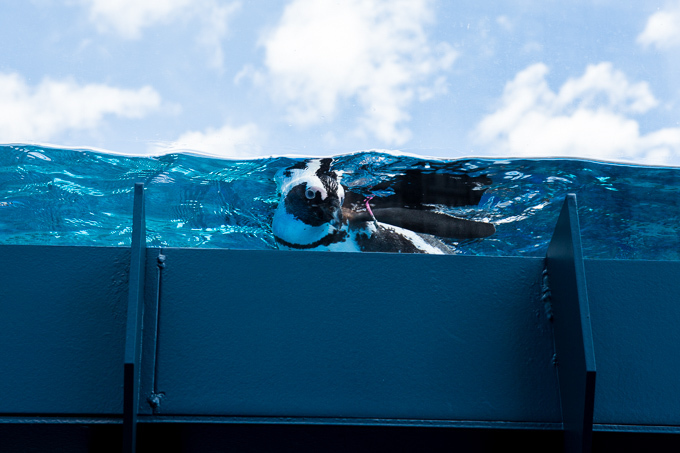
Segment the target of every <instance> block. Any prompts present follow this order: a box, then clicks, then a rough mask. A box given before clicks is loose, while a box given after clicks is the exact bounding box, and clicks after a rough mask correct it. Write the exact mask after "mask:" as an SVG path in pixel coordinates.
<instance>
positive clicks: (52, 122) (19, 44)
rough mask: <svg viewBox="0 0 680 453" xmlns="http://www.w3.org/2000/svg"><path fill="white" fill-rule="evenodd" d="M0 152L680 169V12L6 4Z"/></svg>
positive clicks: (416, 2)
mask: <svg viewBox="0 0 680 453" xmlns="http://www.w3.org/2000/svg"><path fill="white" fill-rule="evenodd" d="M0 57H1V58H0V105H1V106H2V109H0V143H51V144H55V145H59V146H67V147H73V146H83V147H92V148H103V149H107V150H111V151H116V152H122V153H132V154H151V153H153V154H157V153H162V152H174V151H178V150H195V151H201V152H204V153H208V154H213V155H218V156H222V157H235V158H247V157H254V156H265V155H272V154H300V155H313V156H321V155H332V154H341V153H346V152H352V151H358V150H366V149H391V150H402V151H405V152H409V153H416V154H423V155H428V156H436V157H446V158H457V157H464V156H496V157H498V156H500V157H527V156H531V157H555V156H568V157H583V158H593V159H603V160H617V161H628V162H637V163H643V164H661V165H675V166H680V0H674V1H665V0H664V1H644V2H643V1H626V0H618V1H610V0H592V1H580V0H563V1H559V2H558V1H548V0H515V1H496V2H473V1H465V2H461V1H455V2H454V1H442V0H440V1H426V0H385V1H382V0H371V1H369V0H363V1H359V0H343V1H331V0H288V1H265V0H253V1H227V0H225V1H221V0H165V1H161V0H117V1H114V0H64V1H56V0H32V1H24V0H5V1H3V2H2V3H0Z"/></svg>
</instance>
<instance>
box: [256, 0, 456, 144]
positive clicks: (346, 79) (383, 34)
mask: <svg viewBox="0 0 680 453" xmlns="http://www.w3.org/2000/svg"><path fill="white" fill-rule="evenodd" d="M433 20H434V17H433V13H432V10H431V7H430V2H429V1H427V0H420V1H412V0H372V1H368V0H345V1H341V2H337V1H330V0H295V1H293V2H292V3H291V4H289V5H288V6H287V7H286V9H285V11H284V13H283V16H282V18H281V20H280V22H279V23H278V25H277V26H276V27H275V28H274V29H273V30H271V31H270V32H269V33H268V34H267V35H266V36H265V37H264V39H263V45H264V47H265V50H266V57H265V64H266V67H267V71H268V73H267V74H266V75H261V74H256V75H255V76H254V78H255V80H258V79H259V80H264V82H263V83H264V84H267V85H268V86H269V87H270V89H271V90H272V92H273V94H274V96H275V98H277V99H278V100H279V101H281V102H283V103H284V104H285V105H286V106H287V113H288V114H287V116H288V118H287V119H288V120H289V121H291V122H293V123H295V124H297V125H302V126H306V125H312V124H318V123H322V122H329V121H332V120H333V119H334V118H335V116H336V115H337V114H338V111H339V110H340V109H341V108H342V107H348V108H349V107H350V106H352V107H355V106H357V107H358V110H359V112H360V113H359V117H358V118H357V121H358V124H359V126H358V128H357V130H356V131H355V132H357V133H358V134H360V135H365V134H366V133H370V134H372V135H374V136H375V137H377V138H378V139H379V140H381V141H383V142H385V143H388V144H396V145H399V144H403V143H404V142H406V141H407V140H408V139H409V138H410V136H411V132H410V131H409V129H408V128H406V127H405V125H404V124H405V123H406V122H408V121H409V120H410V115H409V113H408V107H409V106H410V105H411V104H412V103H413V102H414V101H416V100H417V101H422V100H425V99H428V98H431V97H432V96H435V95H437V94H440V93H441V92H443V91H445V89H446V83H445V82H446V81H445V79H444V77H443V76H442V75H441V74H442V73H443V72H445V71H446V70H448V69H449V68H450V67H451V65H452V64H453V62H454V60H455V59H456V57H457V55H458V54H457V52H456V51H455V50H453V49H452V48H451V46H449V45H448V44H446V43H443V42H442V43H433V42H431V41H430V40H429V38H428V36H427V34H426V32H425V27H426V25H428V24H429V23H431V22H432V21H433ZM355 108H356V107H355Z"/></svg>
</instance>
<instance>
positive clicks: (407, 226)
mask: <svg viewBox="0 0 680 453" xmlns="http://www.w3.org/2000/svg"><path fill="white" fill-rule="evenodd" d="M332 161H333V160H332V159H331V158H324V159H310V160H307V161H301V162H298V163H297V164H295V165H293V166H292V167H289V168H286V169H285V170H282V171H280V172H279V173H278V174H277V176H276V182H277V184H278V188H279V191H280V193H281V201H280V203H279V205H278V207H277V209H276V211H275V213H274V218H273V222H272V230H273V233H274V237H275V239H276V241H277V243H278V244H279V246H280V248H284V249H294V250H330V251H348V252H349V251H352V252H357V251H363V252H392V253H434V254H445V253H451V252H452V250H451V248H450V247H448V246H447V245H446V244H444V243H443V242H442V241H441V240H439V239H438V238H437V237H444V238H458V239H467V238H481V237H486V236H489V235H491V234H493V233H494V232H495V228H494V226H493V225H492V224H490V223H486V222H476V221H471V220H467V219H461V218H457V217H453V216H450V215H447V214H443V213H440V212H436V211H433V210H432V206H431V205H446V206H467V205H476V204H478V203H479V200H480V199H481V196H482V194H483V192H484V190H485V186H488V185H489V184H490V182H491V181H490V180H489V179H488V178H486V177H484V176H482V177H470V176H468V175H452V174H447V173H437V172H436V169H432V168H430V169H428V170H423V169H412V170H407V171H406V172H404V173H403V174H402V175H399V176H397V177H395V178H393V179H392V180H390V181H388V182H383V183H380V184H378V185H376V186H373V188H372V190H374V191H382V192H385V191H388V192H393V194H392V195H388V196H381V197H377V196H368V197H366V196H364V195H362V194H359V193H355V192H352V191H350V190H348V189H347V188H345V187H344V186H343V185H342V184H341V183H340V179H341V175H340V173H339V172H337V171H334V170H332V169H331V164H332Z"/></svg>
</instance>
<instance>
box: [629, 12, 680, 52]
mask: <svg viewBox="0 0 680 453" xmlns="http://www.w3.org/2000/svg"><path fill="white" fill-rule="evenodd" d="M637 42H638V44H641V45H643V46H645V47H648V46H652V45H653V46H656V48H657V49H661V50H665V49H669V48H671V47H676V46H680V1H677V2H675V3H674V4H672V5H671V6H669V7H668V8H667V9H665V10H662V11H658V12H656V13H654V14H652V15H651V16H649V19H647V25H646V26H645V29H644V30H643V32H642V33H640V35H638V37H637Z"/></svg>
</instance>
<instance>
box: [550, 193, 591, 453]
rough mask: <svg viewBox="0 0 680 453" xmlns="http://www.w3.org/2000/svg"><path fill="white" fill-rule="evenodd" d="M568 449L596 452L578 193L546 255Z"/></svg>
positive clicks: (567, 206)
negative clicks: (577, 201) (594, 450)
mask: <svg viewBox="0 0 680 453" xmlns="http://www.w3.org/2000/svg"><path fill="white" fill-rule="evenodd" d="M546 266H547V271H548V276H549V280H550V288H549V289H550V299H551V307H552V315H553V326H554V328H553V332H554V336H555V349H556V355H557V359H558V361H557V375H558V380H559V386H560V400H561V404H562V423H563V426H564V443H565V451H580V452H590V451H591V446H592V433H593V410H594V405H595V350H594V347H593V333H592V328H591V323H590V306H589V304H588V294H587V291H586V278H585V269H584V266H583V253H582V249H581V234H580V229H579V221H578V212H577V209H576V195H574V194H568V195H567V197H566V199H565V200H564V205H563V207H562V211H561V213H560V216H559V219H558V220H557V226H556V227H555V232H554V234H553V237H552V240H551V241H550V245H549V246H548V252H547V256H546Z"/></svg>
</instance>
